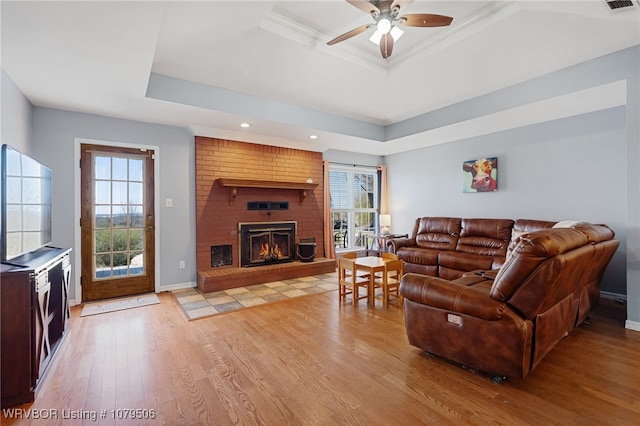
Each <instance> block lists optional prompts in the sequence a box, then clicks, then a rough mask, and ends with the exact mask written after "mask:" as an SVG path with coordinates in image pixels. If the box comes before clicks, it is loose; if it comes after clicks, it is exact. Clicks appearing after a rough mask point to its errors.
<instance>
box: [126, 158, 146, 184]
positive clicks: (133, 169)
mask: <svg viewBox="0 0 640 426" xmlns="http://www.w3.org/2000/svg"><path fill="white" fill-rule="evenodd" d="M143 165H144V161H142V160H134V159H132V158H130V159H129V180H130V181H135V182H142V166H143Z"/></svg>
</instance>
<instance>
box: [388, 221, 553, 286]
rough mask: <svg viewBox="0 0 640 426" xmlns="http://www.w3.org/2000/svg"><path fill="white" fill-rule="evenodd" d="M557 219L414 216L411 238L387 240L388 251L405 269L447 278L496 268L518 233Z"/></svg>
mask: <svg viewBox="0 0 640 426" xmlns="http://www.w3.org/2000/svg"><path fill="white" fill-rule="evenodd" d="M555 224H556V222H548V221H542V220H529V219H518V220H516V221H513V220H511V219H461V218H457V217H422V218H418V219H416V223H415V226H414V228H413V232H412V234H411V237H410V238H393V239H389V240H388V241H387V245H388V246H389V250H390V251H391V252H393V253H396V254H397V255H398V256H399V257H400V258H401V259H402V260H404V262H405V272H415V273H418V274H424V275H433V276H435V277H441V278H445V279H448V280H451V279H455V278H458V277H460V276H462V274H464V273H465V272H469V271H474V270H477V269H482V270H489V269H497V268H499V267H500V266H502V264H503V263H504V260H505V257H506V255H507V249H508V247H509V244H510V243H511V241H512V240H515V237H517V236H518V235H520V234H523V233H525V232H531V231H538V230H541V229H547V228H551V227H552V226H554V225H555Z"/></svg>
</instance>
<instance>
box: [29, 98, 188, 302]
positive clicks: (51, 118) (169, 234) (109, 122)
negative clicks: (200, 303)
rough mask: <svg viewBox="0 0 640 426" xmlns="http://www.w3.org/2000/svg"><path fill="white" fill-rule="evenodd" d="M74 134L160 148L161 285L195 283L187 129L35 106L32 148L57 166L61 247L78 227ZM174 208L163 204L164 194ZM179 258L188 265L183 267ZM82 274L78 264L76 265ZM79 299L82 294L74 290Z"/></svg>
mask: <svg viewBox="0 0 640 426" xmlns="http://www.w3.org/2000/svg"><path fill="white" fill-rule="evenodd" d="M75 138H87V139H93V140H100V141H108V142H119V143H129V144H138V145H152V146H158V147H159V159H160V166H159V176H156V179H159V184H160V188H159V190H160V193H159V194H156V197H159V206H160V207H159V211H157V212H156V214H157V215H158V216H159V217H158V223H159V229H158V231H157V234H156V235H157V238H159V243H160V251H159V253H156V256H159V259H160V270H159V271H157V272H156V274H157V277H156V278H157V279H158V285H159V288H160V290H163V289H167V288H171V287H175V286H180V285H193V284H195V281H196V267H195V217H194V214H195V213H194V212H195V195H194V194H195V190H194V188H195V172H194V164H195V161H194V158H195V154H194V142H193V140H194V139H193V135H192V134H191V133H190V132H189V131H187V130H186V129H183V128H177V127H170V126H162V125H156V124H147V123H140V122H134V121H127V120H120V119H114V118H106V117H101V116H96V115H90V114H81V113H74V112H66V111H60V110H53V109H47V108H39V107H36V108H34V109H33V142H32V146H33V150H34V152H37V153H38V156H39V158H42V159H43V161H44V162H45V163H46V164H47V165H49V166H50V167H51V168H52V170H53V213H52V215H53V221H54V223H55V224H56V226H55V227H54V229H53V242H54V244H55V245H58V246H62V247H72V248H73V250H74V251H75V252H76V253H78V252H77V251H78V250H79V249H80V247H76V246H75V233H76V232H79V226H78V223H77V222H76V221H75V220H74V192H75V191H76V187H75V186H74V185H75V183H74V182H75V181H74V177H75V174H77V173H79V167H78V164H77V163H76V162H75V160H74V144H75ZM167 198H172V199H173V207H172V208H167V207H165V199H167ZM180 260H185V261H186V269H179V268H178V264H179V261H180ZM72 266H73V270H74V271H75V272H76V276H75V279H77V277H78V274H77V273H78V272H79V268H80V265H79V264H74V265H72ZM71 299H73V300H75V301H76V302H77V303H79V302H80V295H79V294H75V291H72V292H71Z"/></svg>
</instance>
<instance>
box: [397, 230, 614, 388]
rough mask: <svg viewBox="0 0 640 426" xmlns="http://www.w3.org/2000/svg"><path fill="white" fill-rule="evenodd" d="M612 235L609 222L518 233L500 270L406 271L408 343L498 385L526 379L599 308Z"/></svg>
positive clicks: (611, 248) (405, 296)
mask: <svg viewBox="0 0 640 426" xmlns="http://www.w3.org/2000/svg"><path fill="white" fill-rule="evenodd" d="M613 238H614V233H613V231H612V230H611V229H609V228H608V227H606V226H604V225H591V224H587V225H580V226H576V227H575V228H554V229H545V230H542V231H535V232H531V233H525V234H523V235H521V236H519V237H518V238H517V240H516V242H515V246H513V247H512V248H511V250H510V252H509V253H508V255H507V258H506V261H505V263H504V265H503V266H502V267H501V268H500V269H499V270H493V271H474V272H468V273H466V274H464V275H463V276H462V277H460V278H457V279H455V280H452V281H449V280H446V279H443V278H440V277H432V276H426V275H419V274H415V273H409V274H406V275H405V276H404V278H403V280H402V283H401V286H400V292H401V294H402V295H403V296H404V298H405V299H404V312H405V323H406V329H407V335H408V337H409V342H410V343H411V344H412V345H414V346H417V347H419V348H421V349H423V350H425V351H427V352H429V353H432V354H435V355H438V356H441V357H444V358H446V359H449V360H451V361H454V362H456V363H459V364H462V365H464V366H467V367H471V368H474V369H476V370H480V371H483V372H486V373H490V374H492V375H494V376H495V378H496V380H498V378H504V377H507V376H518V377H523V378H524V377H525V376H526V375H527V374H528V373H529V372H530V371H531V370H533V368H534V367H535V366H536V365H537V364H538V363H539V362H540V361H541V360H542V358H543V357H544V356H545V355H546V354H547V353H548V352H549V351H550V350H551V349H552V348H553V347H554V346H555V344H556V343H557V342H558V341H560V340H561V339H562V338H563V337H564V336H566V335H567V334H568V333H569V332H571V330H573V328H574V327H575V326H576V325H578V324H580V323H581V322H582V321H583V320H584V319H585V318H586V316H587V314H588V313H589V311H591V309H592V308H593V307H594V306H595V304H596V303H597V301H598V298H599V294H600V293H599V289H598V288H599V285H600V281H601V279H602V275H603V274H604V271H605V269H606V266H607V265H608V263H609V261H610V260H611V258H612V257H613V254H614V253H615V251H616V249H617V248H618V245H619V242H618V241H616V240H614V239H613Z"/></svg>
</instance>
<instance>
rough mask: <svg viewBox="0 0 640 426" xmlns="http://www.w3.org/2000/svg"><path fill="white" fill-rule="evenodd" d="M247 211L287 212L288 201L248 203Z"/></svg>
mask: <svg viewBox="0 0 640 426" xmlns="http://www.w3.org/2000/svg"><path fill="white" fill-rule="evenodd" d="M247 210H289V202H288V201H249V202H248V203H247Z"/></svg>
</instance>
